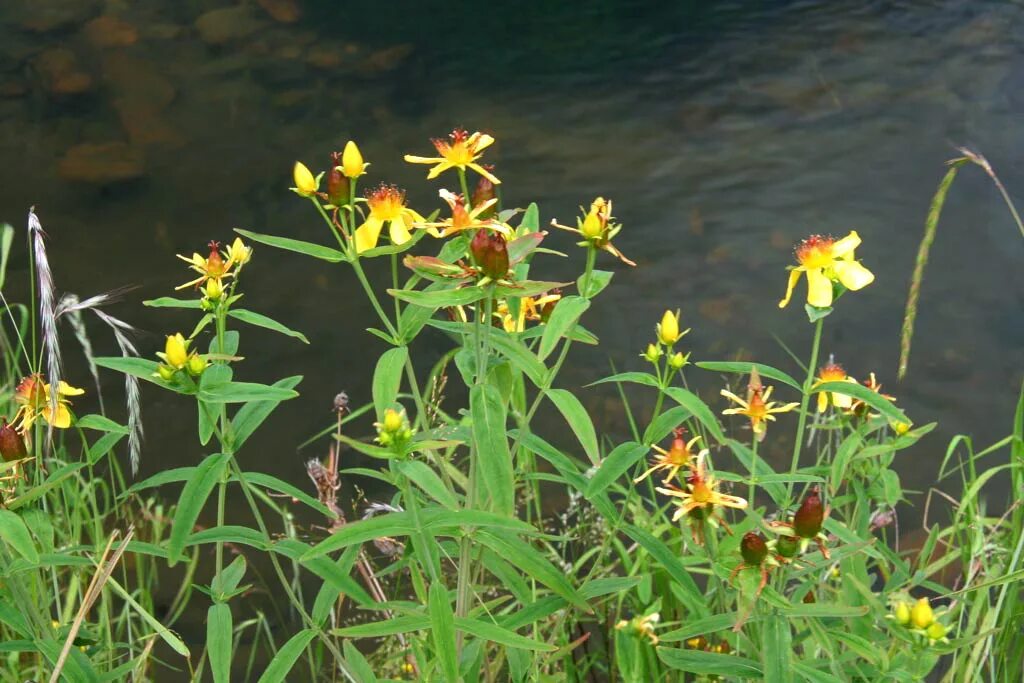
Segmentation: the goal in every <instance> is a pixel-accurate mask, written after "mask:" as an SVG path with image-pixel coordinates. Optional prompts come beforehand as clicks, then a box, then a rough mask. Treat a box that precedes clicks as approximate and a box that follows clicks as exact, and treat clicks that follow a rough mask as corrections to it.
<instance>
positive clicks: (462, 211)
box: [415, 189, 510, 237]
mask: <svg viewBox="0 0 1024 683" xmlns="http://www.w3.org/2000/svg"><path fill="white" fill-rule="evenodd" d="M438 194H439V195H440V197H441V199H443V200H444V201H445V203H447V204H448V206H449V207H450V208H451V210H452V215H451V218H445V219H444V220H440V221H434V222H432V223H426V222H423V221H422V220H421V222H419V223H417V224H416V226H415V227H417V228H423V229H424V230H426V231H427V232H429V233H430V234H431V235H433V236H434V237H450V236H452V235H454V234H455V233H457V232H462V231H463V230H478V229H481V228H488V229H491V230H495V231H497V232H500V233H503V234H505V233H508V232H510V230H509V228H508V226H506V225H504V224H502V223H498V222H496V221H491V220H487V219H486V218H485V216H486V215H489V212H490V209H491V207H492V206H494V204H495V203H496V202H497V201H498V200H497V199H494V198H493V197H492V198H491V199H488V200H487V201H485V202H484V203H482V204H477V205H474V206H473V208H472V209H467V208H466V200H465V198H464V197H463V196H462V195H460V194H455V193H454V192H449V191H448V190H444V189H442V190H439V191H438Z"/></svg>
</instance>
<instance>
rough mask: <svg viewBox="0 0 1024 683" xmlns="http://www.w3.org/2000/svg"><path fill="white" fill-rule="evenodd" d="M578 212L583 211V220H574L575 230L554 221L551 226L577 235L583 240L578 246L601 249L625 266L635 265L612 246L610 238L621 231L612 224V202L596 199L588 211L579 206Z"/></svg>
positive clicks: (620, 227) (616, 225)
mask: <svg viewBox="0 0 1024 683" xmlns="http://www.w3.org/2000/svg"><path fill="white" fill-rule="evenodd" d="M580 211H584V214H583V218H577V219H576V227H575V228H570V227H569V226H567V225H562V224H561V223H559V222H557V221H555V220H552V221H551V225H552V226H553V227H555V228H558V229H560V230H567V231H569V232H575V233H576V234H578V235H579V236H580V237H582V238H583V241H582V242H579V243H578V244H579V245H580V246H592V247H594V248H595V249H603V250H604V251H607V252H608V253H609V254H611V255H612V256H615V257H616V258H617V259H619V260H620V261H622V262H623V263H625V264H627V265H630V266H635V265H636V263H634V262H633V261H630V260H629V259H628V258H626V257H625V255H624V254H623V253H622V252H621V251H619V250H618V249H616V248H615V245H614V244H612V238H614V237H615V236H616V235H617V234H619V231H620V230H622V226H621V225H620V224H618V223H614V222H613V218H614V217H613V216H612V200H610V199H605V198H604V197H598V198H597V199H595V200H594V201H593V202H591V204H590V210H588V211H586V210H584V209H583V207H582V206H581V207H580Z"/></svg>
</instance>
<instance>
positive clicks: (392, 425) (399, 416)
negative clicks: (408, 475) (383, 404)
mask: <svg viewBox="0 0 1024 683" xmlns="http://www.w3.org/2000/svg"><path fill="white" fill-rule="evenodd" d="M373 426H374V427H376V428H377V439H376V440H377V443H379V444H380V445H381V446H384V447H387V448H394V449H395V450H399V449H401V447H402V446H404V445H405V444H407V443H408V442H409V440H410V439H412V435H413V430H412V428H411V427H410V426H409V420H408V419H407V418H406V416H405V411H404V410H395V409H394V408H388V409H387V410H385V411H384V416H383V417H382V418H381V421H380V422H375V423H374V425H373Z"/></svg>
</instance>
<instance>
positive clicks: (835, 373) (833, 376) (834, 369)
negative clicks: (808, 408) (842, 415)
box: [811, 362, 857, 413]
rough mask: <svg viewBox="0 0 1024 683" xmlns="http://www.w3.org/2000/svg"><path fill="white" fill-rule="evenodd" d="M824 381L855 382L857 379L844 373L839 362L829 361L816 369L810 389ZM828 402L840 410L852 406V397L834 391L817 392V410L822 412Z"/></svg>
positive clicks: (812, 389) (826, 407)
mask: <svg viewBox="0 0 1024 683" xmlns="http://www.w3.org/2000/svg"><path fill="white" fill-rule="evenodd" d="M826 382H850V383H852V384H856V383H857V380H855V379H854V378H852V377H850V376H849V375H847V374H846V370H844V369H843V366H842V365H840V364H839V363H833V362H829V363H828V364H827V365H824V366H822V367H821V368H820V369H819V370H818V377H817V379H815V381H814V384H813V385H811V391H812V392H813V391H814V388H815V387H817V386H821V385H822V384H824V383H826ZM829 404H831V405H834V406H835V407H836V408H839V409H842V410H849V409H850V408H851V407H852V406H853V397H852V396H847V395H846V394H840V393H838V392H835V391H820V392H818V412H819V413H823V412H825V410H827V409H828V406H829Z"/></svg>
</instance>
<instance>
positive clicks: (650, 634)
mask: <svg viewBox="0 0 1024 683" xmlns="http://www.w3.org/2000/svg"><path fill="white" fill-rule="evenodd" d="M659 621H661V615H660V614H658V613H657V612H655V613H653V614H648V615H647V616H645V617H633V618H632V619H629V620H626V619H622V620H621V621H619V622H618V623H617V624H615V630H616V631H624V630H626V629H629V630H630V631H631V632H632V633H633V634H634V635H637V636H641V637H643V638H647V640H648V641H650V643H651V645H657V644H658V636H657V634H655V633H654V629H655V627H656V626H657V625H658V622H659Z"/></svg>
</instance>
